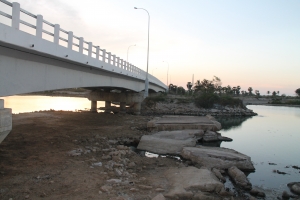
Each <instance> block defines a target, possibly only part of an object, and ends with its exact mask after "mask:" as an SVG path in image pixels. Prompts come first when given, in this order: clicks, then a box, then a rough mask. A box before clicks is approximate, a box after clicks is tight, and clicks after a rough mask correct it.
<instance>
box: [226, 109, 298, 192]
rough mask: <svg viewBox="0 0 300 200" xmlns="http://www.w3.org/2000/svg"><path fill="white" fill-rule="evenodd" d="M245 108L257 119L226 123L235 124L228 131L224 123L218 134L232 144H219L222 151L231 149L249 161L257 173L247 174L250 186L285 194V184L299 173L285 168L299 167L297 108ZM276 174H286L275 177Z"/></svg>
mask: <svg viewBox="0 0 300 200" xmlns="http://www.w3.org/2000/svg"><path fill="white" fill-rule="evenodd" d="M247 107H248V108H249V109H252V110H253V111H254V112H256V113H258V114H259V116H254V117H251V118H248V119H244V120H243V119H241V120H240V119H236V118H234V119H229V120H228V121H229V122H230V121H232V122H233V124H235V122H236V125H233V126H232V127H231V128H230V126H229V125H226V122H225V124H224V125H223V123H222V122H221V123H222V126H223V127H225V128H224V129H222V130H221V131H220V133H221V134H222V135H223V136H226V137H230V138H232V139H233V142H226V143H225V142H223V143H221V147H226V148H231V149H234V150H237V151H239V152H241V153H243V154H246V155H248V156H250V157H251V160H252V162H253V163H254V167H255V168H256V171H255V173H251V174H249V176H248V178H249V179H250V181H251V183H252V184H253V185H257V186H260V187H263V188H274V189H275V190H281V191H282V190H287V191H288V190H289V189H288V188H287V187H286V184H287V183H289V182H297V181H299V179H300V173H299V170H297V169H295V168H292V167H288V166H292V165H294V166H300V160H299V159H298V157H299V152H300V146H299V141H300V133H299V131H298V130H299V124H300V120H299V116H300V108H296V107H277V106H276V107H275V106H254V105H251V106H247ZM229 124H230V123H229ZM227 126H228V127H227ZM234 126H237V127H238V128H234ZM269 163H275V164H276V165H270V164H269ZM276 170H279V171H280V172H285V173H287V174H286V175H283V174H278V173H274V171H276Z"/></svg>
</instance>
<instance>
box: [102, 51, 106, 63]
mask: <svg viewBox="0 0 300 200" xmlns="http://www.w3.org/2000/svg"><path fill="white" fill-rule="evenodd" d="M102 61H103V62H105V61H106V50H105V49H103V50H102Z"/></svg>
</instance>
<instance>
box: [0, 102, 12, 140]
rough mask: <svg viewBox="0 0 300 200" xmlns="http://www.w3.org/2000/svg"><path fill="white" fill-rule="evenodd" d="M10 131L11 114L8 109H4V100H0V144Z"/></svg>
mask: <svg viewBox="0 0 300 200" xmlns="http://www.w3.org/2000/svg"><path fill="white" fill-rule="evenodd" d="M11 129H12V114H11V109H10V108H4V100H3V99H0V143H1V142H2V141H3V140H4V139H5V138H6V136H7V135H8V134H9V133H10V131H11Z"/></svg>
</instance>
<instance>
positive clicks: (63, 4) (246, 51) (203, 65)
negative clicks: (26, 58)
mask: <svg viewBox="0 0 300 200" xmlns="http://www.w3.org/2000/svg"><path fill="white" fill-rule="evenodd" d="M14 1H16V2H19V3H20V4H21V8H23V9H25V10H27V11H29V12H31V13H33V14H41V15H43V16H44V19H45V20H47V21H49V22H51V23H53V24H60V26H61V28H62V29H64V30H67V31H73V33H74V35H76V36H80V37H84V39H85V41H88V42H93V44H94V45H97V46H98V45H99V46H100V48H101V49H106V50H107V51H108V52H112V54H115V55H117V56H119V57H121V58H123V59H125V60H126V58H127V50H128V47H129V46H131V45H135V44H136V46H132V47H130V49H129V62H131V63H132V64H134V65H135V66H137V67H139V68H141V69H143V70H146V65H147V33H148V15H147V13H146V12H145V11H144V10H135V9H134V7H138V8H144V9H146V10H148V12H149V13H150V17H151V19H150V55H149V73H150V74H152V73H153V74H154V76H156V77H158V78H159V79H160V80H161V81H163V82H164V83H167V68H168V64H167V62H168V63H169V80H168V81H169V84H170V83H173V84H175V85H177V86H183V87H184V88H185V89H186V83H187V82H188V81H192V75H193V74H194V77H195V78H194V82H195V81H196V80H202V79H204V78H205V79H209V80H211V79H212V77H213V76H218V77H220V78H221V80H222V83H223V85H222V86H227V85H230V86H232V87H233V86H237V85H240V86H241V87H242V90H247V88H248V87H249V86H251V87H252V88H253V89H254V90H256V89H257V90H259V91H260V92H261V94H266V91H267V90H269V91H271V92H272V91H274V90H275V91H280V94H287V95H294V91H295V90H296V89H297V88H300V79H299V75H300V1H299V0H247V1H246V0H227V1H225V0H188V1H183V0H85V1H82V0H81V1H78V0H72V1H71V0H68V1H67V0H51V1H50V0H14ZM11 2H12V1H11ZM2 5H3V4H1V6H2ZM0 10H1V11H5V12H10V11H9V10H7V8H4V7H3V6H2V8H0ZM0 21H2V22H7V21H5V19H4V17H3V16H0ZM163 61H166V62H163Z"/></svg>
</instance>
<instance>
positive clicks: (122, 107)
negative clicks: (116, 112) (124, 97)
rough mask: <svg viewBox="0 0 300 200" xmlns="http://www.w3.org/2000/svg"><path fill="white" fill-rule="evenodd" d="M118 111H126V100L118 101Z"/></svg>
mask: <svg viewBox="0 0 300 200" xmlns="http://www.w3.org/2000/svg"><path fill="white" fill-rule="evenodd" d="M120 113H126V102H120Z"/></svg>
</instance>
